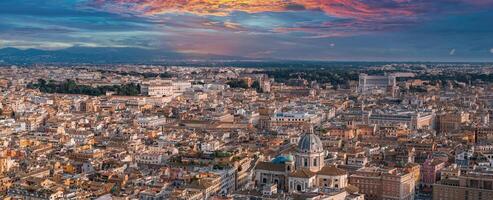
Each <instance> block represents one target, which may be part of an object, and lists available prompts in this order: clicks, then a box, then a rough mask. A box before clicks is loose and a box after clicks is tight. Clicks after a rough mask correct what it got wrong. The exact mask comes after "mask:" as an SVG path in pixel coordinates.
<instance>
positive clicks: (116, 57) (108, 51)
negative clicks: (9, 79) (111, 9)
mask: <svg viewBox="0 0 493 200" xmlns="http://www.w3.org/2000/svg"><path fill="white" fill-rule="evenodd" d="M245 59H248V58H242V57H235V56H224V55H213V54H184V53H178V52H172V51H165V50H154V49H141V48H104V47H102V48H92V47H72V48H67V49H61V50H40V49H26V50H21V49H16V48H3V49H0V64H2V63H3V64H35V63H59V64H61V63H87V64H118V63H129V64H132V63H161V62H169V61H180V60H211V61H214V60H245Z"/></svg>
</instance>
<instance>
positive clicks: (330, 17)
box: [0, 0, 493, 61]
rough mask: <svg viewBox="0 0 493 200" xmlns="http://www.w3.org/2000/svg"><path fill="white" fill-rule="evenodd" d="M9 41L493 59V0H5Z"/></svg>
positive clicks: (2, 31) (1, 7)
mask: <svg viewBox="0 0 493 200" xmlns="http://www.w3.org/2000/svg"><path fill="white" fill-rule="evenodd" d="M6 47H14V48H19V49H29V48H36V49H44V50H60V49H64V48H70V47H111V48H122V47H136V48H144V49H159V50H163V51H172V52H178V53H197V54H215V55H230V56H241V57H246V58H251V59H289V60H343V61H351V60H359V61H362V60H364V61H493V0H1V1H0V48H6Z"/></svg>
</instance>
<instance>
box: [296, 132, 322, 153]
mask: <svg viewBox="0 0 493 200" xmlns="http://www.w3.org/2000/svg"><path fill="white" fill-rule="evenodd" d="M298 151H299V152H300V153H320V152H322V151H323V145H322V141H321V140H320V138H319V137H318V136H317V135H315V134H305V135H304V136H303V137H301V139H300V141H299V143H298Z"/></svg>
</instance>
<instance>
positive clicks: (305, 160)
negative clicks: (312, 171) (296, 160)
mask: <svg viewBox="0 0 493 200" xmlns="http://www.w3.org/2000/svg"><path fill="white" fill-rule="evenodd" d="M303 162H304V166H305V167H308V159H306V158H304V159H303Z"/></svg>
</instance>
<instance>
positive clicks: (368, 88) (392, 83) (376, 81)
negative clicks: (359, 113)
mask: <svg viewBox="0 0 493 200" xmlns="http://www.w3.org/2000/svg"><path fill="white" fill-rule="evenodd" d="M395 87H396V79H395V76H394V75H384V76H370V75H368V74H360V75H359V84H358V92H360V93H363V94H367V93H384V92H385V91H387V90H388V89H391V90H393V89H394V88H395Z"/></svg>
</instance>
